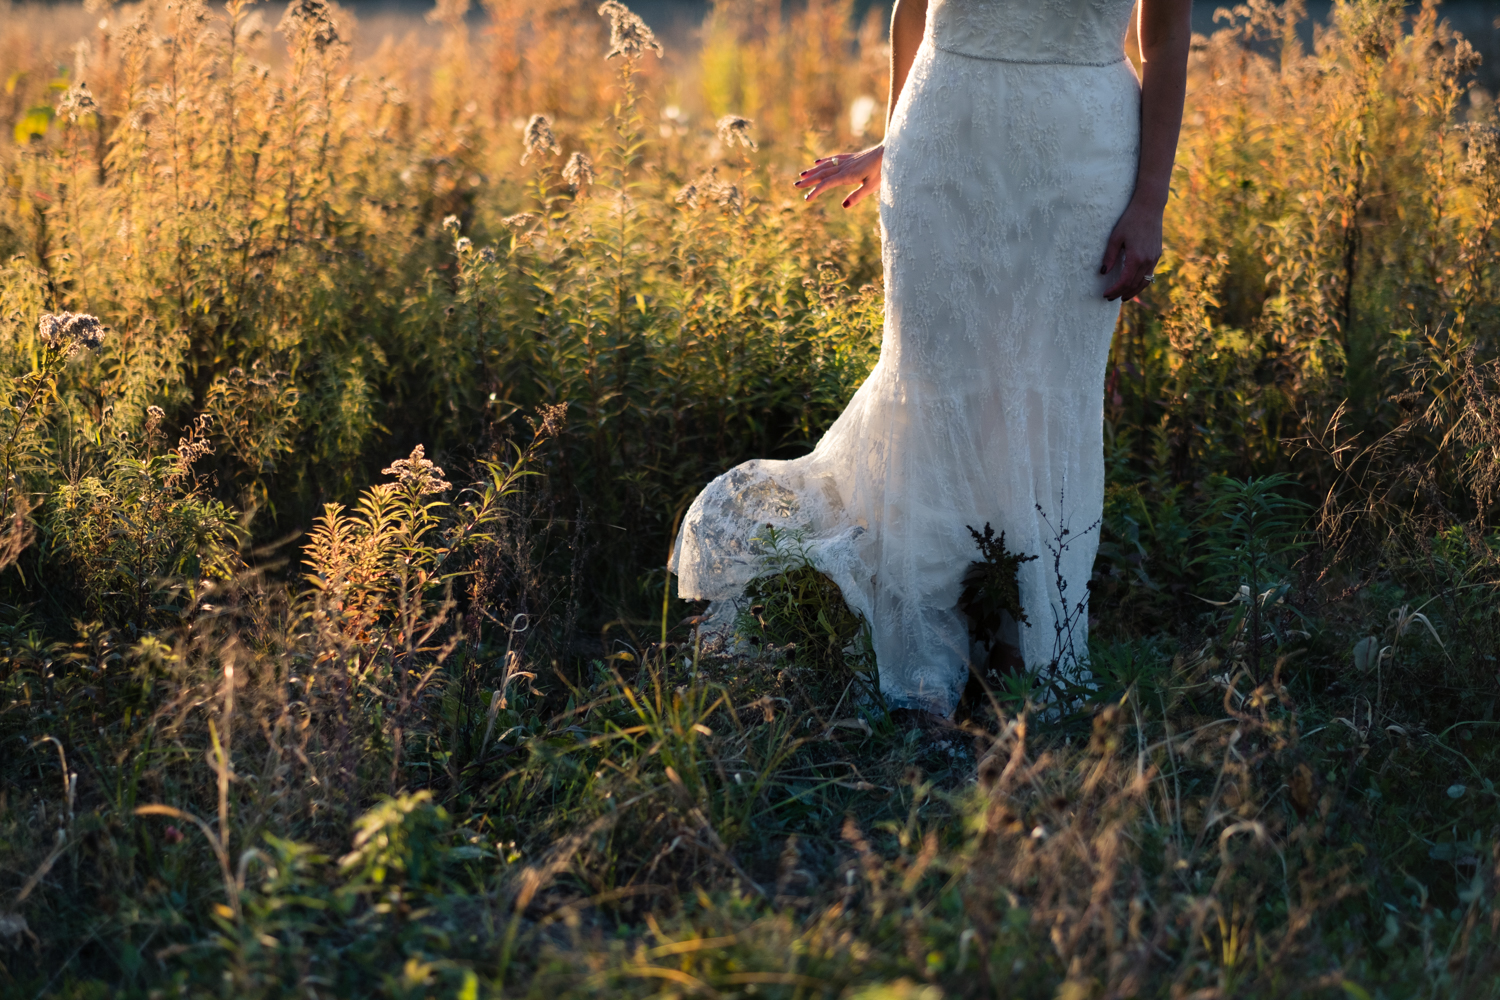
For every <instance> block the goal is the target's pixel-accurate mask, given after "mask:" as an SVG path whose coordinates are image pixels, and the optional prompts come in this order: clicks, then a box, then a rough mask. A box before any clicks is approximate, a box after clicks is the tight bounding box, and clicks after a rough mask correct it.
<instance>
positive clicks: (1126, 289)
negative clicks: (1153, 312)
mask: <svg viewBox="0 0 1500 1000" xmlns="http://www.w3.org/2000/svg"><path fill="white" fill-rule="evenodd" d="M1191 16H1192V0H1141V7H1140V21H1139V22H1138V28H1139V32H1140V39H1141V158H1140V164H1139V166H1138V167H1137V168H1136V179H1135V193H1134V194H1133V195H1132V196H1131V199H1130V205H1129V206H1128V207H1127V208H1126V209H1125V213H1124V214H1123V215H1121V216H1120V221H1119V222H1117V223H1115V228H1114V231H1113V232H1111V233H1110V236H1109V244H1108V246H1107V247H1106V249H1105V251H1104V261H1103V263H1102V264H1101V266H1100V268H1099V273H1100V274H1107V273H1109V272H1111V271H1114V270H1115V269H1116V268H1117V267H1118V268H1119V276H1118V277H1117V278H1116V280H1114V281H1113V282H1111V283H1110V286H1109V290H1108V291H1106V292H1105V293H1104V297H1105V298H1106V299H1111V300H1113V299H1119V298H1125V299H1130V298H1134V297H1135V296H1137V295H1139V294H1140V293H1141V292H1142V291H1144V290H1145V288H1146V285H1147V284H1149V280H1148V279H1149V277H1150V275H1151V274H1152V272H1153V271H1154V270H1155V268H1156V262H1157V261H1158V260H1159V259H1160V258H1161V218H1162V213H1163V212H1164V211H1165V210H1166V207H1167V195H1168V191H1169V187H1170V185H1171V183H1172V162H1173V160H1175V159H1176V157H1177V136H1178V133H1179V132H1180V131H1181V130H1182V105H1183V101H1184V100H1185V99H1186V95H1187V60H1188V46H1189V43H1190V41H1191V39H1192V28H1191Z"/></svg>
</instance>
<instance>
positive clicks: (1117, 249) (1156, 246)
mask: <svg viewBox="0 0 1500 1000" xmlns="http://www.w3.org/2000/svg"><path fill="white" fill-rule="evenodd" d="M1161 214H1162V213H1161V209H1153V208H1151V207H1149V206H1146V205H1141V204H1138V203H1137V202H1134V201H1132V202H1131V203H1130V207H1129V208H1127V209H1125V214H1124V215H1122V216H1120V221H1119V222H1116V223H1115V228H1114V231H1113V232H1112V233H1110V234H1109V244H1108V245H1107V246H1106V247H1105V248H1104V262H1103V264H1102V265H1101V266H1100V268H1099V273H1100V274H1109V273H1111V272H1113V271H1114V270H1115V268H1117V267H1118V268H1119V269H1120V276H1119V277H1118V278H1117V279H1115V281H1114V282H1113V283H1112V284H1111V285H1110V286H1109V288H1108V289H1107V290H1106V291H1105V293H1104V297H1105V298H1106V299H1108V300H1109V301H1111V302H1113V301H1114V300H1115V299H1133V298H1135V297H1136V296H1137V295H1139V294H1141V293H1142V292H1144V291H1145V290H1146V286H1147V285H1149V284H1151V279H1152V276H1153V275H1154V274H1155V271H1156V262H1157V261H1159V260H1160V259H1161Z"/></svg>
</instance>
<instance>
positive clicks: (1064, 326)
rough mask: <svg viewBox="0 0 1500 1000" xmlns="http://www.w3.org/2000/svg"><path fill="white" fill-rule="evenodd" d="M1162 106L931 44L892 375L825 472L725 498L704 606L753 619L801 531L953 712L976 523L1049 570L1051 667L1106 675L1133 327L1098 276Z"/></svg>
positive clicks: (898, 696)
mask: <svg viewBox="0 0 1500 1000" xmlns="http://www.w3.org/2000/svg"><path fill="white" fill-rule="evenodd" d="M1139 105H1140V98H1139V88H1138V86H1137V83H1136V79H1135V75H1134V73H1133V72H1132V71H1131V69H1130V67H1129V64H1128V63H1125V62H1123V61H1122V62H1120V63H1118V64H1116V65H1114V66H1102V67H1101V66H1075V65H1058V64H1041V65H1038V64H1021V63H1012V62H1002V61H998V60H988V59H978V58H974V57H971V56H964V55H957V54H953V53H949V52H945V51H941V50H937V49H935V48H934V47H933V46H932V44H931V41H930V39H929V40H928V41H927V42H924V44H923V45H922V47H921V49H920V50H919V51H918V55H917V58H916V62H915V64H914V65H913V67H912V71H911V74H910V77H909V79H908V82H907V85H906V89H905V90H904V92H903V93H902V96H901V100H900V102H899V103H898V105H897V107H896V111H895V115H894V116H893V120H892V123H891V130H890V134H889V135H888V137H887V140H886V151H885V167H884V174H883V177H882V188H881V194H880V220H881V228H882V234H883V237H884V264H885V291H886V314H885V328H884V334H883V339H882V342H881V355H880V361H879V363H878V364H877V365H876V366H875V369H874V370H873V371H872V372H871V373H870V376H869V378H868V379H866V380H865V383H864V384H863V385H862V386H861V387H860V388H859V391H858V392H856V393H855V395H854V398H853V399H852V400H850V402H849V406H848V408H847V409H845V411H844V412H843V414H842V415H841V416H840V417H839V418H838V420H837V421H835V422H834V424H833V426H832V427H830V428H829V430H828V433H827V434H826V435H824V437H823V439H822V440H821V441H820V442H819V443H818V445H817V447H816V448H815V449H814V450H813V451H812V452H811V453H810V454H808V455H806V456H805V457H803V458H799V459H795V460H792V461H785V462H782V461H769V460H757V461H751V462H746V463H745V464H743V465H741V466H738V467H736V468H734V469H731V470H730V471H729V472H726V473H725V474H724V475H722V476H720V477H719V478H717V479H715V480H714V481H713V482H711V483H710V484H709V485H708V486H707V488H705V489H704V490H703V492H702V493H701V494H700V495H699V496H698V498H697V500H696V501H695V502H694V503H693V505H692V507H691V508H690V509H689V511H688V513H687V515H686V517H685V518H684V520H683V524H682V529H681V532H680V534H679V535H678V538H677V543H676V547H675V549H674V552H673V555H672V570H673V571H674V572H675V573H676V574H677V576H678V588H679V592H680V593H681V595H682V596H683V597H688V598H708V599H712V600H714V601H718V602H732V601H734V600H735V599H736V598H738V597H739V596H740V594H741V593H742V592H743V590H744V587H745V585H746V584H747V583H749V582H750V581H751V580H753V579H755V578H756V577H757V576H761V575H763V574H764V573H765V572H766V556H767V549H766V546H765V545H764V543H763V542H762V541H759V540H758V539H760V538H762V537H763V536H764V534H765V528H766V526H767V525H774V526H775V527H777V528H778V529H782V530H784V531H788V532H796V533H798V534H799V536H800V538H801V544H802V545H803V546H804V547H805V549H806V551H807V554H808V556H809V558H810V560H811V561H812V563H813V564H814V565H815V566H816V567H817V568H818V569H820V570H822V571H823V572H824V573H826V574H827V575H828V576H829V577H830V578H832V579H833V581H834V582H835V583H837V584H838V586H839V588H840V589H841V590H842V591H843V594H844V597H845V599H846V600H847V601H848V602H849V604H850V606H851V607H853V608H854V609H855V610H856V611H858V612H859V613H860V614H862V615H863V616H864V617H865V620H866V621H867V622H868V623H869V626H870V630H871V634H872V638H873V640H874V648H875V655H876V661H877V663H878V665H879V669H880V679H881V689H882V691H883V692H884V694H885V696H886V698H887V700H888V702H889V703H890V704H892V705H893V706H906V707H914V708H923V709H927V710H929V711H934V712H938V713H940V714H948V713H950V712H951V711H952V710H953V708H954V706H955V704H956V703H957V700H958V696H959V694H960V693H961V691H962V690H963V686H964V684H965V682H966V680H967V678H968V672H969V663H970V656H971V649H970V641H969V633H968V627H967V622H966V620H965V618H964V616H963V614H962V613H961V612H959V611H958V609H957V607H956V602H957V600H958V595H959V591H960V589H961V584H960V581H961V579H962V576H963V574H964V571H965V570H966V569H967V567H968V565H969V563H970V562H972V561H973V560H975V559H977V558H978V550H977V548H976V547H975V545H974V541H973V539H972V538H971V537H970V535H969V532H968V530H967V526H970V525H972V526H973V527H975V528H979V529H982V528H983V526H984V525H985V524H986V523H989V524H991V525H993V526H994V528H995V530H996V531H997V532H999V531H1004V532H1005V541H1006V547H1007V548H1008V549H1010V550H1011V551H1013V552H1022V553H1025V554H1028V555H1037V556H1039V557H1040V558H1038V559H1036V560H1035V561H1033V562H1028V563H1026V564H1024V565H1023V566H1022V568H1021V573H1020V585H1021V597H1022V602H1023V605H1024V607H1025V609H1026V614H1027V617H1028V618H1029V619H1030V625H1029V626H1023V627H1022V628H1020V630H1019V642H1018V646H1019V648H1020V650H1021V654H1022V656H1023V657H1024V659H1025V660H1026V662H1027V664H1028V666H1030V667H1032V668H1036V669H1041V668H1046V667H1049V666H1051V667H1054V668H1060V669H1061V670H1063V671H1064V672H1065V673H1069V674H1072V675H1074V676H1077V675H1078V674H1079V673H1080V672H1081V671H1082V670H1083V667H1082V664H1081V661H1082V659H1083V658H1084V657H1085V656H1086V651H1087V626H1088V609H1087V595H1088V591H1087V584H1088V580H1089V577H1090V574H1091V572H1092V568H1093V562H1094V556H1095V554H1096V550H1097V548H1098V540H1099V534H1098V533H1099V524H1098V522H1099V518H1100V515H1101V512H1102V506H1103V493H1104V459H1103V444H1102V437H1101V435H1102V420H1103V413H1102V403H1103V383H1104V374H1105V365H1106V362H1107V359H1108V354H1109V343H1110V337H1111V335H1112V332H1113V330H1114V325H1115V321H1116V318H1117V316H1118V313H1119V305H1118V303H1110V302H1106V301H1104V298H1103V295H1102V292H1103V290H1104V288H1105V287H1106V279H1105V277H1104V276H1101V275H1100V274H1099V264H1100V261H1101V259H1102V257H1103V254H1104V247H1105V242H1106V240H1107V239H1108V236H1109V233H1110V230H1111V229H1112V227H1113V226H1114V223H1115V222H1116V220H1117V219H1118V218H1119V216H1120V213H1121V212H1122V211H1123V210H1124V208H1125V206H1126V204H1127V203H1128V201H1129V199H1130V195H1131V192H1132V190H1133V187H1134V184H1135V174H1136V164H1137V157H1138V148H1139V114H1140V112H1139ZM723 607H724V605H720V609H721V610H722V609H723Z"/></svg>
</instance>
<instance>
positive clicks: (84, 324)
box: [37, 313, 104, 358]
mask: <svg viewBox="0 0 1500 1000" xmlns="http://www.w3.org/2000/svg"><path fill="white" fill-rule="evenodd" d="M37 332H38V334H39V336H40V337H41V338H42V343H44V344H46V345H47V346H48V347H50V348H52V349H53V350H55V351H57V352H59V353H60V354H61V355H62V356H63V357H65V358H71V357H72V356H73V355H75V354H77V353H78V352H79V351H80V350H82V349H84V348H87V349H88V350H91V351H92V350H95V349H97V348H98V347H99V345H100V344H102V343H104V324H102V323H100V322H99V317H97V316H90V315H89V314H88V313H56V314H54V313H43V314H42V321H41V323H40V324H38V327H37Z"/></svg>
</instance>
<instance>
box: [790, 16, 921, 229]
mask: <svg viewBox="0 0 1500 1000" xmlns="http://www.w3.org/2000/svg"><path fill="white" fill-rule="evenodd" d="M926 30H927V0H896V7H895V10H893V11H892V12H891V84H890V88H889V90H888V92H887V97H886V104H885V125H886V130H887V131H889V130H890V126H891V115H893V114H894V113H895V110H896V102H897V101H898V100H899V99H900V98H901V91H902V89H903V88H904V87H905V86H906V77H907V75H908V74H909V73H910V72H911V64H912V62H914V61H915V60H916V58H917V49H918V48H920V47H921V45H922V35H923V34H924V33H925V32H926ZM884 159H885V143H881V144H879V145H877V146H871V147H870V148H869V149H866V150H863V151H862V152H858V153H840V154H838V155H837V156H825V157H823V158H822V159H820V160H818V161H817V162H816V163H814V164H813V165H812V166H811V167H809V168H808V169H806V170H804V171H802V174H801V175H800V176H799V177H798V178H797V180H796V181H794V182H793V186H794V187H798V188H805V187H810V188H812V190H811V191H809V192H807V196H806V198H805V199H804V200H807V199H811V198H814V197H816V196H817V195H819V194H821V193H822V192H823V191H824V190H825V189H827V188H830V187H836V186H838V185H842V184H858V185H859V186H858V187H857V188H855V189H854V191H853V192H852V193H851V194H850V195H849V197H847V198H845V199H844V207H845V208H848V207H849V206H850V205H854V204H856V203H858V202H859V201H861V200H862V199H864V198H867V197H869V196H870V195H872V194H874V193H875V192H876V191H878V190H880V164H881V161H882V160H884Z"/></svg>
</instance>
